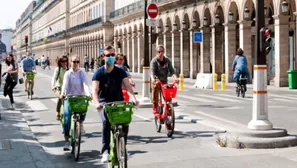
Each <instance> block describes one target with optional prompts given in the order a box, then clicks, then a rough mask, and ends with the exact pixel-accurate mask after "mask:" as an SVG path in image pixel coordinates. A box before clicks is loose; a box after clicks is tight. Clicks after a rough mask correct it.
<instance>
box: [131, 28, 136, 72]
mask: <svg viewBox="0 0 297 168" xmlns="http://www.w3.org/2000/svg"><path fill="white" fill-rule="evenodd" d="M135 34H136V33H135V31H133V35H132V66H131V68H132V72H133V73H135V68H134V67H135V56H136V53H135V48H136V47H135Z"/></svg>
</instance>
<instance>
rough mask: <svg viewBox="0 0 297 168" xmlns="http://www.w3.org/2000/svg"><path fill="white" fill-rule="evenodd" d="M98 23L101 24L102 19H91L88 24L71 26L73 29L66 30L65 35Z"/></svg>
mask: <svg viewBox="0 0 297 168" xmlns="http://www.w3.org/2000/svg"><path fill="white" fill-rule="evenodd" d="M100 22H102V17H99V18H96V19H93V20H91V21H88V22H85V23H82V24H79V25H76V26H73V27H71V28H69V29H68V30H67V33H72V32H74V31H77V30H80V29H83V28H87V27H89V26H93V25H95V24H98V23H100Z"/></svg>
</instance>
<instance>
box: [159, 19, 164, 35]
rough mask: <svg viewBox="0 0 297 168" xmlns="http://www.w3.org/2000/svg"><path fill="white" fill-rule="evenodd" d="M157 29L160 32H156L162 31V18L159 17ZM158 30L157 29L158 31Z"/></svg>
mask: <svg viewBox="0 0 297 168" xmlns="http://www.w3.org/2000/svg"><path fill="white" fill-rule="evenodd" d="M158 29H159V30H160V32H158V33H161V32H163V31H164V25H163V20H162V19H161V18H160V19H159V26H158ZM159 30H158V31H159Z"/></svg>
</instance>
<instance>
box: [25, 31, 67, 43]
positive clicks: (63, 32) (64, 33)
mask: <svg viewBox="0 0 297 168" xmlns="http://www.w3.org/2000/svg"><path fill="white" fill-rule="evenodd" d="M65 35H66V31H65V30H63V31H60V32H58V33H55V34H52V35H50V36H47V37H46V39H47V40H50V39H55V38H58V37H62V36H65ZM43 39H44V38H41V39H39V40H36V41H34V42H32V43H31V44H37V43H40V42H42V41H43Z"/></svg>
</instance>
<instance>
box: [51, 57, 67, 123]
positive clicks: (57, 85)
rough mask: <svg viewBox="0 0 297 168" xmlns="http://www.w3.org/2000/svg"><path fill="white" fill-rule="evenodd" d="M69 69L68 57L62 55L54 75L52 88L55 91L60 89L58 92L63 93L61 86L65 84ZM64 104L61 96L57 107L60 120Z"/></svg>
mask: <svg viewBox="0 0 297 168" xmlns="http://www.w3.org/2000/svg"><path fill="white" fill-rule="evenodd" d="M67 70H68V57H67V56H61V57H60V58H58V60H57V68H56V69H55V72H54V75H53V77H52V90H53V91H54V92H56V91H58V94H59V95H61V88H62V85H63V79H64V75H65V73H66V71H67ZM61 105H62V99H61V98H59V99H58V102H57V108H56V112H57V113H56V119H57V120H60V108H61Z"/></svg>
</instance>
